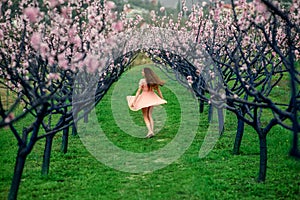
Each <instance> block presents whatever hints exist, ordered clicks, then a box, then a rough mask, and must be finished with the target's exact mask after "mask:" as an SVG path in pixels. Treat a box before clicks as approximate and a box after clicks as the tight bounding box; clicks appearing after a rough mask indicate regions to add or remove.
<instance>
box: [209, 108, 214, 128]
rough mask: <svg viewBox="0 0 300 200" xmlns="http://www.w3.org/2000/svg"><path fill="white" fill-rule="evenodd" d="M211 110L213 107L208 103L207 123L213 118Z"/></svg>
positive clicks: (212, 110)
mask: <svg viewBox="0 0 300 200" xmlns="http://www.w3.org/2000/svg"><path fill="white" fill-rule="evenodd" d="M213 112H214V107H213V106H212V105H211V104H209V107H208V123H211V120H212V119H213Z"/></svg>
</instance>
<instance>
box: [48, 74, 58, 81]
mask: <svg viewBox="0 0 300 200" xmlns="http://www.w3.org/2000/svg"><path fill="white" fill-rule="evenodd" d="M47 78H48V79H49V80H59V78H60V76H59V74H58V73H49V74H48V76H47Z"/></svg>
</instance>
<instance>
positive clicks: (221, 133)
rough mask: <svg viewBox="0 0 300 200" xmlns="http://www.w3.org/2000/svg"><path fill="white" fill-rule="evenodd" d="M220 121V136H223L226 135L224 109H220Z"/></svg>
mask: <svg viewBox="0 0 300 200" xmlns="http://www.w3.org/2000/svg"><path fill="white" fill-rule="evenodd" d="M218 121H219V134H220V135H223V133H224V114H223V109H222V108H218Z"/></svg>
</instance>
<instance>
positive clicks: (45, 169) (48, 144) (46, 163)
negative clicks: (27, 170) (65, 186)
mask: <svg viewBox="0 0 300 200" xmlns="http://www.w3.org/2000/svg"><path fill="white" fill-rule="evenodd" d="M53 137H54V135H49V136H47V137H46V143H45V150H44V157H43V165H42V175H43V176H46V175H48V173H49V166H50V156H51V149H52V142H53Z"/></svg>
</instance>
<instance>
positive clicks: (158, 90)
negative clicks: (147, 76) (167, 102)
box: [156, 87, 164, 99]
mask: <svg viewBox="0 0 300 200" xmlns="http://www.w3.org/2000/svg"><path fill="white" fill-rule="evenodd" d="M156 90H157V93H158V95H159V97H160V98H162V99H163V98H164V97H163V95H162V93H161V91H160V89H159V87H157V88H156Z"/></svg>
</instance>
